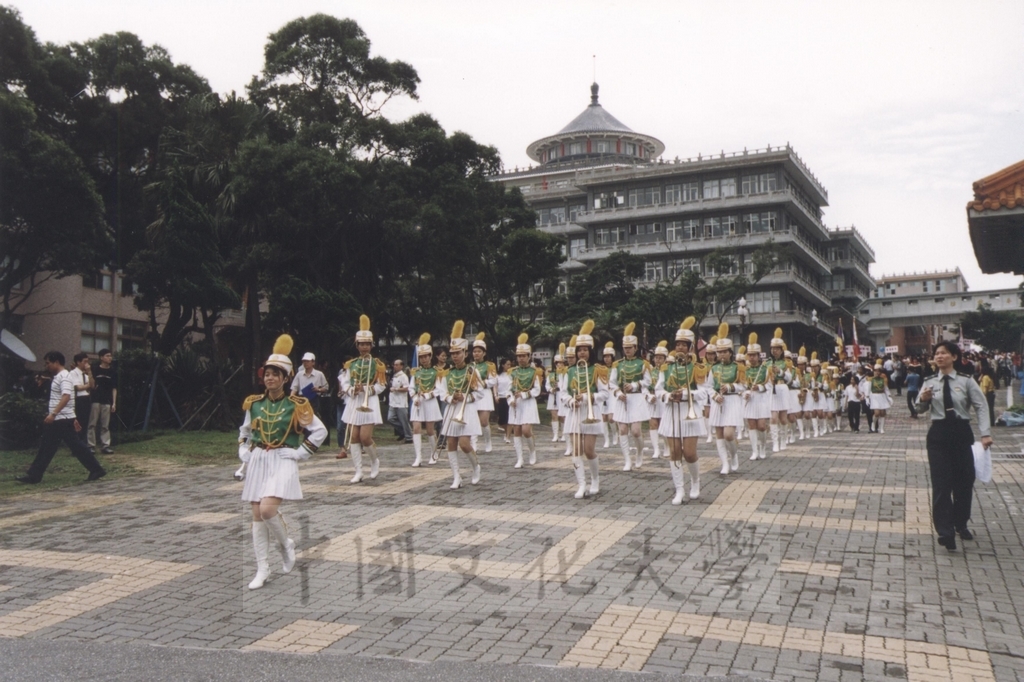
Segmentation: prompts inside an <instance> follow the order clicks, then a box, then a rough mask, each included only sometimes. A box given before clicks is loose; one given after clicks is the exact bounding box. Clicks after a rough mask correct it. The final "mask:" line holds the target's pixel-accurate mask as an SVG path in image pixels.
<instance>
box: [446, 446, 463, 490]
mask: <svg viewBox="0 0 1024 682" xmlns="http://www.w3.org/2000/svg"><path fill="white" fill-rule="evenodd" d="M448 464H450V465H451V467H452V487H451V489H452V490H458V489H459V488H461V487H462V477H461V476H460V475H459V453H458V452H449V453H448Z"/></svg>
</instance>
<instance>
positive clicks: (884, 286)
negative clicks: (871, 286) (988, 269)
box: [872, 268, 967, 298]
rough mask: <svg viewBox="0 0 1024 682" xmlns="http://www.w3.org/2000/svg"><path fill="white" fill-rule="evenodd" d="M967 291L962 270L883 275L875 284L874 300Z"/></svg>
mask: <svg viewBox="0 0 1024 682" xmlns="http://www.w3.org/2000/svg"><path fill="white" fill-rule="evenodd" d="M961 291H967V280H965V279H964V273H962V272H960V268H956V269H955V270H944V271H935V272H921V273H917V272H914V273H910V274H906V273H904V274H901V275H883V276H882V277H881V278H879V279H878V280H877V282H876V283H875V290H874V293H873V294H872V298H891V297H893V296H913V295H916V294H942V293H947V294H948V293H957V292H961Z"/></svg>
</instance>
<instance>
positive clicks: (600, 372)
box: [594, 360, 618, 383]
mask: <svg viewBox="0 0 1024 682" xmlns="http://www.w3.org/2000/svg"><path fill="white" fill-rule="evenodd" d="M615 364H618V360H616V361H615ZM608 375H609V371H608V368H607V367H606V366H604V365H594V379H600V380H601V381H603V382H605V383H608Z"/></svg>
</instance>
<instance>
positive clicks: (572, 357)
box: [558, 334, 576, 457]
mask: <svg viewBox="0 0 1024 682" xmlns="http://www.w3.org/2000/svg"><path fill="white" fill-rule="evenodd" d="M575 364H576V335H575V334H573V335H572V338H570V339H569V345H568V346H566V347H565V374H563V375H562V383H561V385H560V386H559V387H558V393H559V395H560V396H561V398H562V402H561V404H559V406H558V417H559V419H561V420H562V440H564V441H565V452H564V453H562V456H563V457H568V456H569V455H571V454H572V441H571V440H570V439H568V438H566V437H565V434H566V431H565V422H566V419H568V417H569V409H570V408H569V405H568V404H567V403H566V401H565V397H566V396H565V392H566V390H567V387H568V385H569V384H568V382H569V368H570V367H572V366H573V365H575Z"/></svg>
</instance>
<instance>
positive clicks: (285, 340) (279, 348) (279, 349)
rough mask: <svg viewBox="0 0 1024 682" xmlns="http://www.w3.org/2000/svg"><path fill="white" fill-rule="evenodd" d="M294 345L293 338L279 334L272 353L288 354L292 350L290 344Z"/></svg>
mask: <svg viewBox="0 0 1024 682" xmlns="http://www.w3.org/2000/svg"><path fill="white" fill-rule="evenodd" d="M294 345H295V340H294V339H293V338H292V337H290V336H288V335H287V334H281V336H279V337H277V341H275V342H274V354H275V355H288V354H289V353H291V352H292V346H294Z"/></svg>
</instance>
